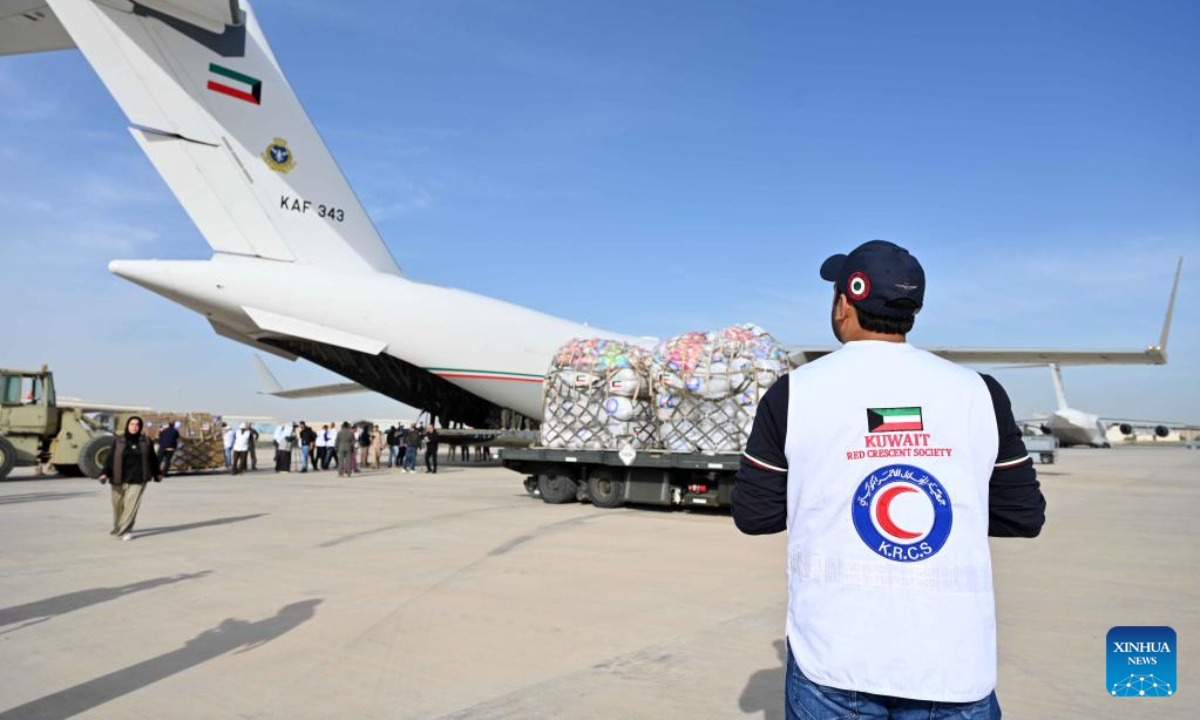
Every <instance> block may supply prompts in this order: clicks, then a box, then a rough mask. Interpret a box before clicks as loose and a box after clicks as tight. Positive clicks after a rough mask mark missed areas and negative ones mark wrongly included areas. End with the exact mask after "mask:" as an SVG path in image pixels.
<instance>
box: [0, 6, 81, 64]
mask: <svg viewBox="0 0 1200 720" xmlns="http://www.w3.org/2000/svg"><path fill="white" fill-rule="evenodd" d="M73 47H75V41H74V40H72V39H71V36H70V35H69V34H67V30H66V28H64V27H63V26H62V23H61V22H59V21H58V18H57V17H55V15H54V13H53V12H52V11H51V10H50V7H49V6H48V5H47V4H46V2H45V0H0V55H21V54H23V53H31V52H44V51H47V50H67V49H69V48H73Z"/></svg>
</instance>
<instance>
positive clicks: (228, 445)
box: [221, 424, 233, 470]
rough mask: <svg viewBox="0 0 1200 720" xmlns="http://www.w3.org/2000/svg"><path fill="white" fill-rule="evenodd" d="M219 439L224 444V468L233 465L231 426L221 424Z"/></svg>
mask: <svg viewBox="0 0 1200 720" xmlns="http://www.w3.org/2000/svg"><path fill="white" fill-rule="evenodd" d="M221 427H222V435H221V440H222V442H223V443H224V445H225V469H226V470H228V469H230V468H232V467H233V428H231V427H229V425H227V424H222V425H221Z"/></svg>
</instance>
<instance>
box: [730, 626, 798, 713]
mask: <svg viewBox="0 0 1200 720" xmlns="http://www.w3.org/2000/svg"><path fill="white" fill-rule="evenodd" d="M775 652H776V654H778V655H779V665H778V666H777V667H770V668H767V669H766V670H759V671H758V672H756V673H754V674H753V675H751V676H750V679H749V680H747V681H746V689H745V690H742V696H741V697H739V698H738V707H739V708H741V710H742V712H744V713H746V714H747V715H750V714H753V713H757V712H761V713H762V717H763V720H783V717H784V715H783V680H784V671H785V667H784V666H785V665H786V663H787V646H786V645H784V641H783V640H776V641H775Z"/></svg>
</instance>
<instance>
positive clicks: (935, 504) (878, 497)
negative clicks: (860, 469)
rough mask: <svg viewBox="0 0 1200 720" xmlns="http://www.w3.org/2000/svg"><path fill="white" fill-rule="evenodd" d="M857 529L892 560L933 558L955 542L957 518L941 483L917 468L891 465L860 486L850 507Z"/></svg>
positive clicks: (880, 552)
mask: <svg viewBox="0 0 1200 720" xmlns="http://www.w3.org/2000/svg"><path fill="white" fill-rule="evenodd" d="M850 508H851V509H850V513H851V516H852V518H853V520H854V529H855V530H857V531H858V536H859V537H860V538H862V541H863V542H864V543H865V544H866V546H867V547H869V548H871V550H872V551H873V552H875V553H876V554H877V555H879V556H881V557H885V558H887V559H888V560H894V561H896V562H918V561H921V560H925V559H926V558H929V557H932V556H933V555H934V554H935V553H937V551H938V550H941V549H942V546H943V545H945V544H946V540H947V538H949V537H950V527H951V525H952V524H953V521H954V513H953V510H952V509H951V505H950V496H949V495H948V494H947V493H946V488H944V487H942V484H941V483H940V482H938V480H937V478H935V477H933V476H932V475H930V474H929V473H927V472H925V471H924V470H922V469H921V468H919V467H916V466H913V465H888V466H886V467H882V468H880V469H879V470H877V471H875V472H873V473H871V474H870V475H869V476H868V477H867V478H866V479H865V480H863V481H862V483H861V484H860V485H859V486H858V490H857V491H855V493H854V499H853V501H852V502H851V506H850Z"/></svg>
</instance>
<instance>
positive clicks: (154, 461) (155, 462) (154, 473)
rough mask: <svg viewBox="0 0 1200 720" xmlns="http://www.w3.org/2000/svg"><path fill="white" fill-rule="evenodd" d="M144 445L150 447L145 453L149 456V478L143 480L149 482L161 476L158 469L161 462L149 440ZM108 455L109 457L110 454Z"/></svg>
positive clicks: (160, 471) (160, 470)
mask: <svg viewBox="0 0 1200 720" xmlns="http://www.w3.org/2000/svg"><path fill="white" fill-rule="evenodd" d="M146 444H147V445H149V446H150V447H149V448H148V451H147V454H148V455H150V477H148V478H145V480H146V482H150V481H151V480H153V479H154V478H156V477H158V476H159V475H162V468H161V467H159V466H160V465H162V461H161V460H159V459H158V453H156V452H154V443H152V442H150V440H149V438H147V439H146ZM109 454H110V455H111V454H112V453H109Z"/></svg>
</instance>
